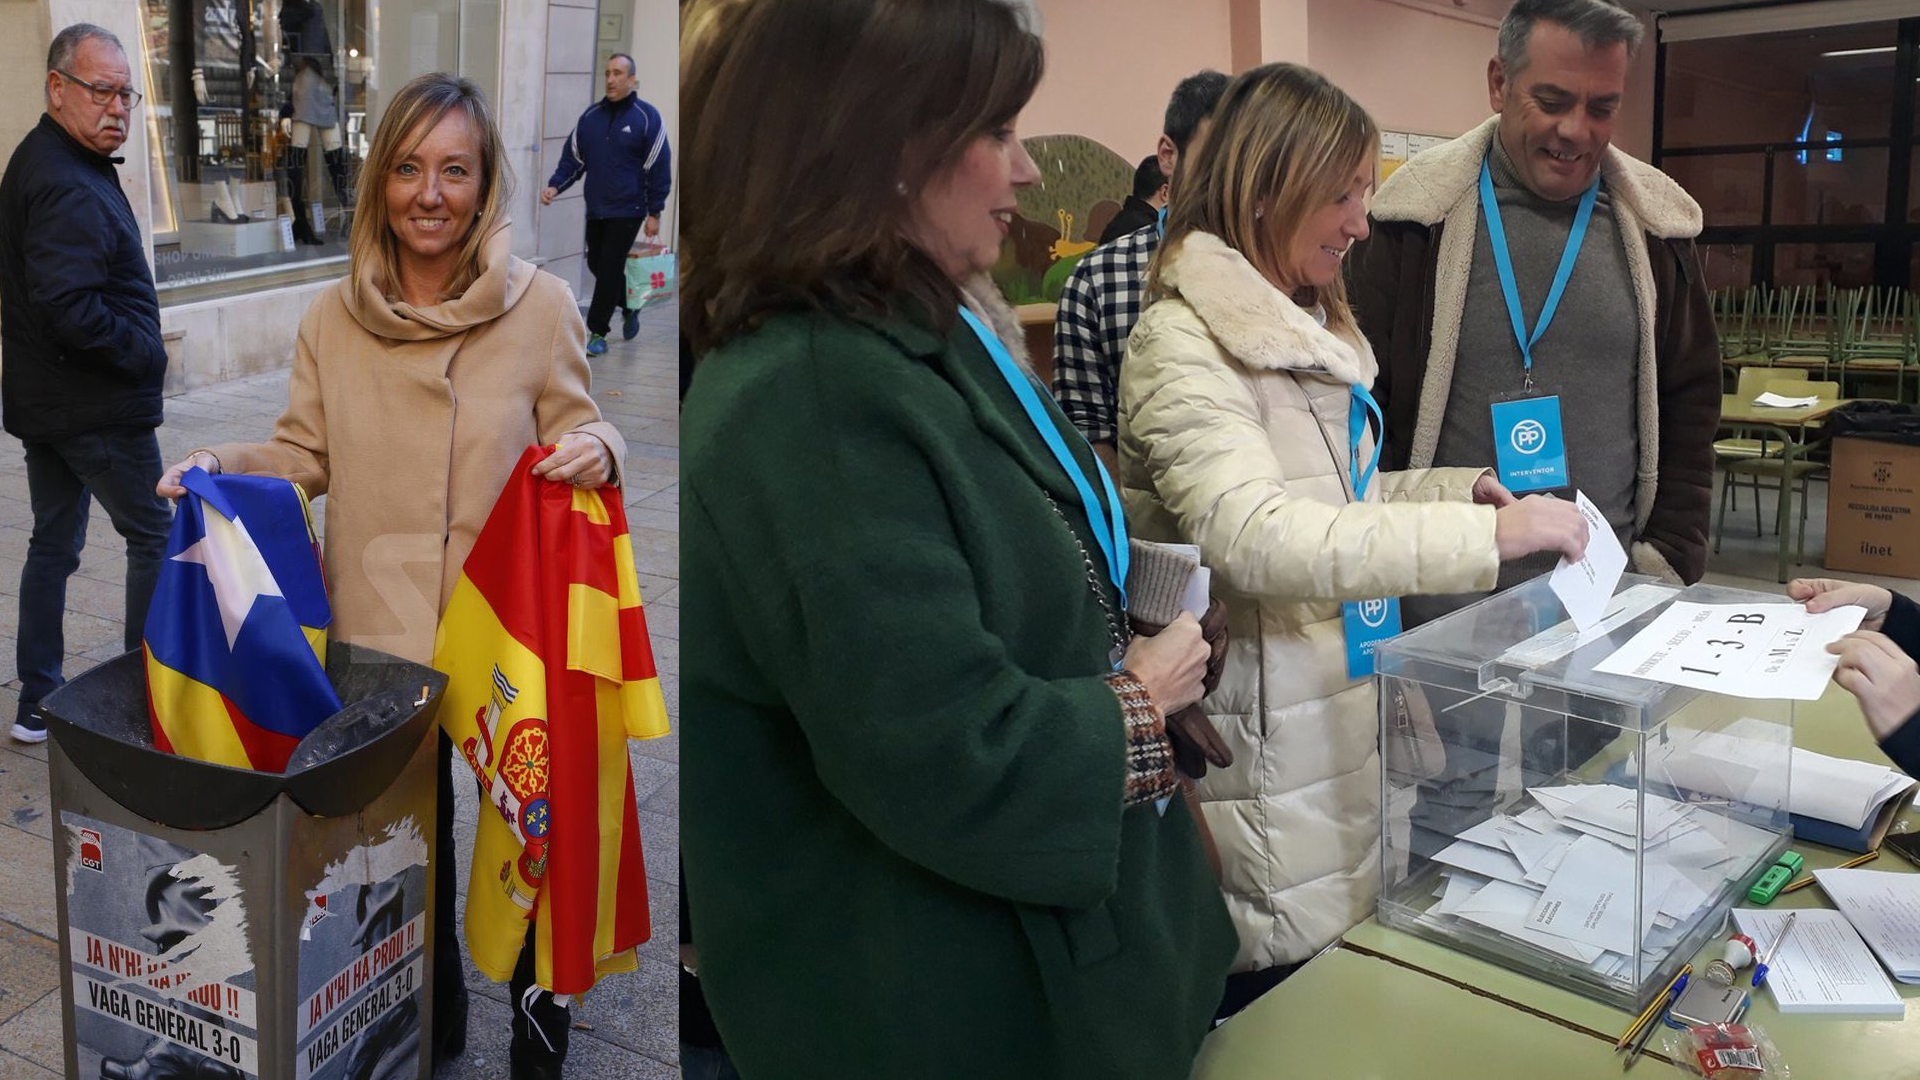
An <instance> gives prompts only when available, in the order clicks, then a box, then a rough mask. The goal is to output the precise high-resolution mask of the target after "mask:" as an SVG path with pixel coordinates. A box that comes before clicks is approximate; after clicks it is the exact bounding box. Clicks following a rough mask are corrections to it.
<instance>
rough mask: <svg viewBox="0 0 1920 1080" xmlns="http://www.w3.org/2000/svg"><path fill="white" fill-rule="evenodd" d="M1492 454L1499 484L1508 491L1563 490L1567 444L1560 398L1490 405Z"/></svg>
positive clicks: (1525, 399) (1566, 482) (1521, 400)
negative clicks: (1491, 410)
mask: <svg viewBox="0 0 1920 1080" xmlns="http://www.w3.org/2000/svg"><path fill="white" fill-rule="evenodd" d="M1493 453H1494V461H1495V463H1496V464H1497V465H1499V467H1500V482H1501V483H1502V484H1505V485H1506V486H1507V490H1508V491H1516V492H1518V491H1545V490H1550V489H1552V488H1563V487H1566V486H1567V484H1568V483H1569V481H1568V479H1567V441H1566V435H1565V432H1563V431H1562V430H1561V427H1560V396H1559V395H1558V394H1549V395H1545V396H1540V397H1520V398H1514V399H1513V400H1511V401H1496V402H1494V403H1493Z"/></svg>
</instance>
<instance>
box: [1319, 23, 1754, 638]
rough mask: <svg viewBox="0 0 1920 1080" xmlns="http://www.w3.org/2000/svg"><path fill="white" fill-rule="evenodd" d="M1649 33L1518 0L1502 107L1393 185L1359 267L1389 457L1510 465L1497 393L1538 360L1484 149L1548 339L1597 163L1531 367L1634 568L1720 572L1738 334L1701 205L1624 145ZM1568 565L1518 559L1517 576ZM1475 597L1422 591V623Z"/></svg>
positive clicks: (1531, 311)
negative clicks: (1716, 298)
mask: <svg viewBox="0 0 1920 1080" xmlns="http://www.w3.org/2000/svg"><path fill="white" fill-rule="evenodd" d="M1640 33H1641V28H1640V23H1639V21H1638V20H1637V19H1635V18H1634V17H1633V16H1632V15H1631V14H1628V13H1627V12H1626V11H1624V10H1622V9H1621V8H1619V7H1618V6H1617V5H1615V4H1614V3H1612V2H1610V0H1519V2H1518V3H1516V4H1514V6H1513V8H1512V9H1511V10H1510V11H1509V12H1508V14H1507V17H1506V19H1505V21H1504V22H1503V23H1502V25H1501V28H1500V44H1499V55H1498V57H1496V58H1495V59H1494V60H1492V61H1491V63H1490V64H1489V65H1488V78H1487V82H1488V90H1489V96H1490V98H1491V100H1492V105H1493V108H1494V109H1495V110H1496V112H1497V113H1498V115H1497V116H1494V117H1492V118H1490V119H1488V120H1487V121H1486V122H1485V123H1484V124H1482V125H1480V126H1479V127H1478V128H1475V129H1474V130H1473V131H1470V132H1468V133H1467V134H1465V135H1463V136H1461V137H1460V138H1458V139H1455V140H1453V141H1452V142H1448V143H1445V144H1442V145H1440V146H1437V147H1434V148H1433V149H1430V150H1428V151H1426V152H1424V153H1422V154H1420V155H1419V156H1418V157H1416V158H1414V159H1412V160H1410V161H1408V162H1407V163H1406V164H1405V165H1404V166H1402V167H1401V168H1400V169H1399V170H1398V171H1396V172H1395V173H1394V174H1393V175H1392V176H1391V177H1390V178H1389V179H1388V180H1387V181H1386V182H1385V183H1384V184H1382V185H1381V187H1380V191H1379V193H1378V195H1377V196H1376V197H1375V199H1374V203H1373V206H1372V219H1373V221H1372V229H1373V231H1372V236H1371V238H1370V239H1368V240H1366V241H1364V242H1362V243H1360V244H1358V245H1357V246H1356V250H1355V251H1354V253H1353V255H1352V257H1351V258H1350V259H1349V260H1348V264H1347V265H1348V274H1349V281H1350V285H1351V293H1352V297H1353V304H1354V308H1355V313H1356V315H1357V317H1358V320H1359V323H1360V326H1361V329H1362V332H1363V333H1365V335H1366V336H1367V338H1368V340H1369V342H1370V343H1371V344H1372V346H1373V349H1374V352H1375V353H1376V354H1377V356H1378V357H1379V360H1380V368H1381V370H1380V375H1379V379H1378V382H1377V383H1376V385H1375V386H1374V396H1375V397H1376V398H1378V399H1379V402H1380V405H1381V407H1382V409H1383V410H1384V411H1385V414H1386V448H1385V451H1384V459H1383V460H1382V462H1381V467H1382V468H1384V469H1407V468H1428V467H1434V466H1490V465H1493V464H1495V452H1494V445H1493V419H1492V411H1491V410H1492V405H1493V403H1494V402H1495V401H1497V400H1500V398H1502V397H1503V396H1511V395H1513V394H1514V393H1516V392H1518V391H1520V390H1521V388H1522V380H1523V374H1524V369H1523V361H1522V352H1521V346H1520V343H1519V340H1518V337H1517V335H1516V333H1515V330H1514V325H1513V321H1512V318H1511V316H1510V314H1509V308H1508V304H1507V301H1506V298H1505V296H1504V294H1503V290H1502V286H1501V283H1500V277H1499V274H1498V272H1497V268H1496V263H1495V258H1494V254H1493V242H1492V240H1491V238H1490V234H1489V229H1488V222H1487V216H1486V215H1485V214H1483V213H1482V207H1481V190H1482V168H1483V163H1484V166H1485V168H1486V171H1487V179H1488V180H1489V181H1490V182H1491V186H1492V188H1493V190H1494V192H1495V197H1496V198H1497V200H1498V204H1499V211H1500V217H1501V220H1502V222H1503V223H1504V232H1505V238H1506V246H1507V249H1508V251H1509V252H1510V257H1511V260H1512V267H1513V277H1514V279H1515V280H1516V283H1517V292H1518V295H1519V299H1520V310H1521V312H1522V318H1523V319H1524V320H1525V323H1526V329H1527V332H1528V333H1529V334H1530V335H1531V334H1532V333H1533V332H1534V331H1535V330H1536V329H1537V327H1538V323H1539V322H1540V320H1541V313H1542V310H1543V308H1544V307H1545V306H1546V300H1547V296H1548V293H1549V290H1550V286H1551V285H1552V283H1553V281H1554V278H1555V274H1556V270H1557V269H1558V267H1559V266H1560V263H1561V259H1562V254H1563V252H1564V251H1565V249H1566V248H1567V246H1568V239H1569V236H1570V235H1571V234H1572V233H1573V230H1574V225H1575V220H1576V217H1577V216H1578V215H1579V206H1580V204H1581V202H1582V196H1583V195H1584V194H1585V192H1586V191H1587V189H1588V188H1589V187H1590V186H1592V184H1593V180H1594V177H1595V176H1596V175H1597V176H1598V177H1599V179H1600V183H1599V187H1598V194H1597V196H1596V197H1595V199H1594V200H1593V208H1592V210H1591V220H1590V223H1589V224H1588V227H1587V229H1586V232H1585V239H1584V242H1583V243H1581V245H1580V247H1579V249H1578V255H1577V256H1576V257H1575V261H1574V263H1573V269H1572V273H1571V276H1570V277H1569V278H1568V280H1567V282H1566V285H1565V289H1564V293H1563V295H1562V297H1561V300H1560V303H1559V305H1558V308H1557V312H1556V313H1555V314H1554V315H1553V317H1552V319H1551V321H1550V322H1549V323H1548V326H1547V329H1546V330H1545V332H1543V333H1541V334H1540V335H1539V337H1538V339H1537V341H1536V343H1535V344H1534V345H1533V346H1532V358H1533V368H1532V372H1533V378H1534V380H1535V382H1536V384H1537V386H1538V387H1539V388H1542V389H1543V390H1544V391H1545V392H1548V393H1555V392H1557V393H1558V394H1559V397H1560V413H1561V418H1562V424H1563V425H1564V430H1565V445H1566V451H1567V467H1568V472H1569V479H1570V486H1569V487H1570V488H1578V489H1579V490H1580V491H1582V492H1584V493H1585V494H1586V496H1587V497H1588V498H1589V499H1591V500H1592V501H1593V502H1594V504H1595V506H1596V507H1597V508H1598V509H1599V510H1600V511H1601V512H1602V513H1603V514H1605V515H1606V518H1607V520H1608V521H1609V522H1610V523H1611V524H1612V525H1613V526H1614V529H1615V531H1616V534H1617V535H1618V536H1619V538H1620V541H1621V544H1622V546H1624V547H1626V548H1627V549H1628V550H1629V552H1630V553H1631V556H1632V564H1631V565H1632V568H1633V569H1634V570H1637V571H1639V572H1642V573H1650V574H1655V575H1658V576H1661V577H1664V578H1667V579H1670V580H1675V581H1684V582H1693V581H1697V580H1698V579H1699V578H1700V575H1701V574H1702V573H1703V572H1704V571H1705V569H1706V538H1707V524H1708V514H1709V511H1710V507H1711V503H1712V497H1711V492H1712V487H1713V447H1712V443H1713V437H1714V429H1715V427H1716V425H1717V423H1718V421H1719V409H1720V357H1719V345H1718V341H1717V339H1716V337H1715V332H1714V326H1713V319H1712V315H1711V311H1710V310H1709V306H1708V297H1707V290H1706V286H1705V284H1704V282H1703V280H1702V277H1701V272H1700V268H1699V264H1698V263H1697V261H1696V258H1695V254H1694V241H1693V238H1694V237H1695V236H1696V235H1698V234H1699V232H1700V223H1701V214H1700V208H1699V205H1698V204H1697V203H1695V202H1694V201H1693V199H1692V198H1690V197H1688V195H1687V194H1686V192H1685V191H1683V190H1681V188H1680V186H1679V185H1678V184H1676V183H1674V182H1673V181H1672V180H1671V179H1669V178H1668V177H1667V176H1666V175H1665V174H1664V173H1661V172H1659V171H1658V170H1656V169H1654V168H1652V167H1650V166H1648V165H1645V164H1643V163H1641V162H1639V161H1635V160H1634V159H1633V158H1631V157H1628V156H1627V155H1626V154H1624V153H1622V152H1621V151H1619V150H1617V149H1613V148H1611V147H1610V146H1609V145H1608V143H1609V140H1610V139H1611V137H1612V133H1613V125H1614V118H1615V116H1616V114H1617V112H1618V110H1619V107H1620V99H1621V96H1622V93H1623V91H1624V89H1625V84H1626V74H1627V65H1628V62H1629V60H1630V58H1631V55H1632V52H1633V50H1634V49H1635V48H1636V47H1637V45H1638V43H1639V39H1640ZM1562 494H1570V490H1569V489H1562ZM1553 561H1554V559H1553V556H1552V555H1550V554H1549V555H1544V556H1538V557H1535V558H1532V559H1528V560H1521V561H1518V562H1514V563H1509V564H1507V565H1506V566H1504V567H1502V569H1501V573H1500V581H1499V587H1500V588H1503V589H1504V588H1507V587H1509V586H1511V585H1514V584H1516V583H1518V582H1520V581H1524V580H1526V579H1528V578H1530V577H1533V576H1536V575H1538V574H1541V573H1544V572H1546V571H1547V570H1549V569H1551V568H1552V566H1553ZM1475 598H1476V597H1474V596H1456V597H1427V598H1409V599H1408V601H1407V603H1406V608H1405V614H1406V621H1407V624H1408V625H1409V626H1413V625H1417V624H1419V623H1420V622H1424V621H1428V620H1431V619H1433V618H1437V617H1438V616H1439V615H1442V614H1445V613H1446V612H1448V611H1451V610H1454V609H1455V608H1458V607H1460V606H1463V605H1464V604H1465V603H1466V602H1467V601H1469V600H1471V599H1475Z"/></svg>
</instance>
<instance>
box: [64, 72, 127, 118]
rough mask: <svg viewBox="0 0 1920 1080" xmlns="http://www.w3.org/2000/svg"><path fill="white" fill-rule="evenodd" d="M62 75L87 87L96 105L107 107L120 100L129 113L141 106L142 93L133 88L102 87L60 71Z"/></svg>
mask: <svg viewBox="0 0 1920 1080" xmlns="http://www.w3.org/2000/svg"><path fill="white" fill-rule="evenodd" d="M54 70H55V71H60V69H59V68H55V69H54ZM60 74H61V75H62V76H64V77H66V78H68V79H72V80H73V81H74V82H76V83H78V84H79V85H81V86H84V87H86V88H87V93H88V94H89V95H90V96H92V98H93V103H94V104H95V105H105V104H106V103H107V102H109V101H112V100H113V99H114V98H119V99H120V104H121V105H122V106H124V107H125V108H126V109H127V111H129V112H131V111H133V110H134V109H136V108H138V107H139V105H140V100H141V98H140V91H138V90H135V89H134V88H133V87H131V86H101V85H100V84H99V83H90V82H88V81H86V80H85V79H82V78H80V77H79V76H78V75H74V74H71V73H70V72H65V71H60Z"/></svg>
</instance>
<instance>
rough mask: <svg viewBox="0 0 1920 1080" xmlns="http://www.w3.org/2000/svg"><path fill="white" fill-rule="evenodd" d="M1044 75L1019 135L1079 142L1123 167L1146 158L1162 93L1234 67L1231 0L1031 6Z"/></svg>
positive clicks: (1075, 1)
mask: <svg viewBox="0 0 1920 1080" xmlns="http://www.w3.org/2000/svg"><path fill="white" fill-rule="evenodd" d="M1039 8H1040V14H1041V18H1042V20H1043V22H1044V30H1045V34H1046V41H1047V73H1046V77H1045V78H1044V79H1042V80H1041V82H1040V89H1039V90H1038V91H1037V92H1036V93H1035V94H1034V96H1033V100H1032V101H1031V102H1029V103H1028V104H1027V109H1026V112H1024V113H1022V114H1021V117H1020V135H1021V136H1022V137H1023V138H1027V137H1031V136H1034V135H1085V136H1087V137H1088V138H1091V139H1093V140H1095V141H1096V142H1099V143H1101V144H1103V145H1105V146H1106V147H1108V148H1109V149H1111V150H1113V151H1114V152H1115V153H1117V154H1119V155H1120V156H1121V157H1123V158H1125V159H1126V160H1127V162H1128V164H1132V163H1134V162H1137V161H1139V160H1140V159H1141V158H1143V157H1145V156H1146V155H1148V154H1150V153H1152V152H1153V147H1154V143H1155V141H1156V140H1158V139H1159V137H1160V124H1161V120H1162V118H1163V117H1164V116H1165V114H1166V111H1167V95H1169V94H1171V93H1172V92H1173V88H1174V87H1175V86H1176V85H1178V84H1179V82H1180V80H1181V79H1184V78H1186V77H1187V76H1188V75H1191V74H1193V73H1194V72H1196V71H1201V70H1203V69H1206V68H1213V69H1214V70H1216V71H1230V70H1231V69H1232V64H1233V60H1232V50H1231V46H1230V39H1231V35H1230V34H1229V32H1228V22H1229V19H1228V9H1229V0H1187V2H1185V3H1181V4H1178V5H1169V4H1166V3H1158V2H1153V0H1039Z"/></svg>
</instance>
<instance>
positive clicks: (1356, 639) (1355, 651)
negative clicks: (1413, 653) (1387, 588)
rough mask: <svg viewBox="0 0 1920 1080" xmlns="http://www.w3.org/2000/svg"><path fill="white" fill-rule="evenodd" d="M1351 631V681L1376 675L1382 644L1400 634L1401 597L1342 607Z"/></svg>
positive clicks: (1348, 671) (1341, 610)
mask: <svg viewBox="0 0 1920 1080" xmlns="http://www.w3.org/2000/svg"><path fill="white" fill-rule="evenodd" d="M1340 618H1341V621H1342V622H1344V623H1345V624H1346V631H1347V678H1349V679H1364V678H1367V677H1369V676H1371V675H1372V674H1373V666H1374V661H1373V656H1374V653H1375V652H1376V651H1378V650H1379V648H1380V643H1381V642H1383V641H1385V640H1387V639H1388V638H1390V637H1394V636H1395V635H1397V634H1399V633H1400V598H1399V597H1397V596H1390V597H1387V598H1386V599H1384V600H1349V601H1347V602H1346V603H1344V604H1341V605H1340Z"/></svg>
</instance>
